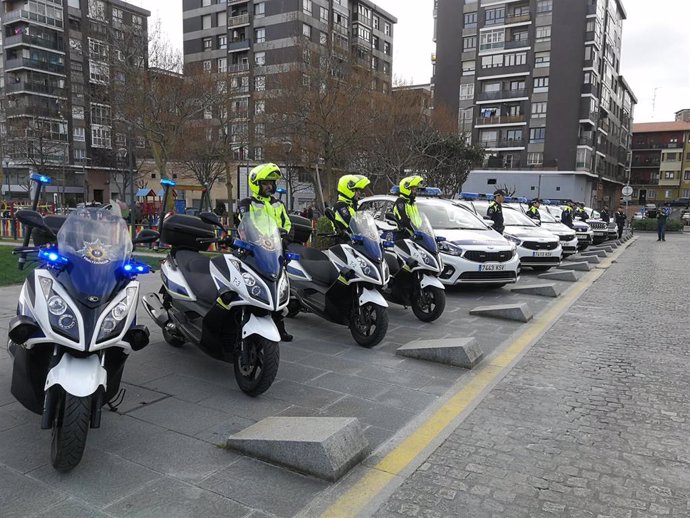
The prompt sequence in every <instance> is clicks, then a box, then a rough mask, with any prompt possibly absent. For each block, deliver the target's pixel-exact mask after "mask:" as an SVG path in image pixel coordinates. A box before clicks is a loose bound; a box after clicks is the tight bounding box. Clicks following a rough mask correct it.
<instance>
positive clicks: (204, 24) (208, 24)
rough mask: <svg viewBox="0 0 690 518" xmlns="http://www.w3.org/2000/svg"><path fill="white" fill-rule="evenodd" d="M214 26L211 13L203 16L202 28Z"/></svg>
mask: <svg viewBox="0 0 690 518" xmlns="http://www.w3.org/2000/svg"><path fill="white" fill-rule="evenodd" d="M212 27H213V23H212V18H211V15H210V14H207V15H206V16H202V17H201V28H202V29H210V28H212Z"/></svg>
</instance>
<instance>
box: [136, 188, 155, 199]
mask: <svg viewBox="0 0 690 518" xmlns="http://www.w3.org/2000/svg"><path fill="white" fill-rule="evenodd" d="M155 195H156V191H154V190H153V189H146V188H144V189H139V190H138V191H137V198H146V197H148V196H155Z"/></svg>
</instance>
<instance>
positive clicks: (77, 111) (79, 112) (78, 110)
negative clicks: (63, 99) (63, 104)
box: [72, 106, 84, 120]
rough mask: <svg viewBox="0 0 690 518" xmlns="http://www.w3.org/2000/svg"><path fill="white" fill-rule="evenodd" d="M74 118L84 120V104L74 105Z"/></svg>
mask: <svg viewBox="0 0 690 518" xmlns="http://www.w3.org/2000/svg"><path fill="white" fill-rule="evenodd" d="M72 118H73V119H79V120H84V107H83V106H72Z"/></svg>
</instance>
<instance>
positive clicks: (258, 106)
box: [254, 100, 266, 113]
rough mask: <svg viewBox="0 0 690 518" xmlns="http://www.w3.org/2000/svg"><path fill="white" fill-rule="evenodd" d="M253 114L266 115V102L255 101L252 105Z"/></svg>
mask: <svg viewBox="0 0 690 518" xmlns="http://www.w3.org/2000/svg"><path fill="white" fill-rule="evenodd" d="M254 113H266V101H264V100H260V101H256V103H254Z"/></svg>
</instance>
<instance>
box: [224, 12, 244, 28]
mask: <svg viewBox="0 0 690 518" xmlns="http://www.w3.org/2000/svg"><path fill="white" fill-rule="evenodd" d="M248 24H249V15H248V14H240V15H239V16H231V17H230V18H228V27H238V26H240V25H248Z"/></svg>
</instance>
